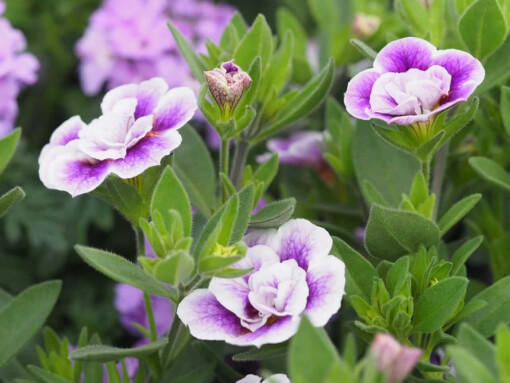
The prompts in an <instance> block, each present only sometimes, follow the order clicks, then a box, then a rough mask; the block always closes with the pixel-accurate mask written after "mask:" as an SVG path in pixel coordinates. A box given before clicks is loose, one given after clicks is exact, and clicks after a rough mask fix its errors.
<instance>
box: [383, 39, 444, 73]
mask: <svg viewBox="0 0 510 383" xmlns="http://www.w3.org/2000/svg"><path fill="white" fill-rule="evenodd" d="M435 53H436V48H435V47H434V46H433V45H432V44H430V43H429V42H428V41H426V40H423V39H419V38H416V37H406V38H403V39H400V40H395V41H392V42H391V43H389V44H388V45H386V46H385V47H384V48H383V49H381V51H380V52H379V54H378V55H377V57H376V58H375V61H374V69H376V70H377V71H379V72H380V73H384V72H397V73H400V72H406V71H407V70H409V69H411V68H416V69H421V70H426V69H427V68H428V67H430V66H431V65H433V64H432V63H433V56H434V54H435Z"/></svg>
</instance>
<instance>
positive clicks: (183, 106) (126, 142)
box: [39, 78, 197, 197]
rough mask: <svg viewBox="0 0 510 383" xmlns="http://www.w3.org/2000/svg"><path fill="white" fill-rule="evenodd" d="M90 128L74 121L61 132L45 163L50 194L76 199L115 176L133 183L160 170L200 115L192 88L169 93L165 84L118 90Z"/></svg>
mask: <svg viewBox="0 0 510 383" xmlns="http://www.w3.org/2000/svg"><path fill="white" fill-rule="evenodd" d="M101 109H102V112H103V115H102V116H101V117H99V118H97V119H95V120H93V121H92V122H91V123H90V124H88V125H87V124H85V123H84V122H83V121H82V120H81V118H80V117H78V116H74V117H72V118H70V119H69V120H67V121H66V122H64V123H63V124H62V125H61V126H60V127H58V128H57V129H56V130H55V132H53V135H52V136H51V138H50V142H49V144H47V145H46V146H45V147H44V148H43V150H42V152H41V155H40V157H39V177H40V178H41V181H42V182H43V184H44V185H45V186H46V187H47V188H49V189H56V190H63V191H66V192H68V193H69V194H71V195H72V196H73V197H74V196H77V195H79V194H84V193H87V192H90V191H92V190H94V189H96V188H97V187H98V186H99V185H100V184H101V183H102V182H103V181H104V180H105V179H106V177H107V176H108V175H109V174H116V175H117V176H119V177H121V178H124V179H129V178H133V177H136V176H138V175H139V174H141V173H143V172H144V171H145V170H146V169H147V168H149V167H152V166H157V165H159V164H160V163H161V160H162V158H163V157H165V156H167V155H168V154H170V153H171V152H172V151H173V150H174V149H176V148H177V147H178V146H179V145H180V144H181V141H182V137H181V135H180V134H179V132H178V129H179V128H181V127H182V126H184V124H186V123H187V122H188V121H189V120H190V119H191V118H192V117H193V114H194V113H195V110H196V109H197V102H196V97H195V95H194V93H193V91H192V90H191V89H189V88H184V87H182V88H174V89H170V90H168V85H167V84H166V82H165V81H164V80H163V79H161V78H154V79H152V80H149V81H144V82H142V83H140V84H139V85H137V84H130V85H124V86H121V87H118V88H116V89H114V90H111V91H110V92H108V93H107V94H106V95H105V97H104V99H103V102H102V104H101Z"/></svg>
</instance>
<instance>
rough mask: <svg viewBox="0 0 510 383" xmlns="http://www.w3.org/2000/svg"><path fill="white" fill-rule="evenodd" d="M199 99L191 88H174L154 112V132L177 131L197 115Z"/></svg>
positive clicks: (160, 101) (161, 100) (162, 99)
mask: <svg viewBox="0 0 510 383" xmlns="http://www.w3.org/2000/svg"><path fill="white" fill-rule="evenodd" d="M196 110H197V99H196V97H195V94H194V93H193V91H192V90H191V89H190V88H184V87H182V88H174V89H171V90H170V91H169V92H168V93H167V94H166V95H165V96H163V97H162V98H161V99H160V100H159V103H158V106H157V107H156V108H155V110H154V131H166V130H176V129H179V128H181V127H183V126H184V125H185V124H186V123H187V122H188V121H189V120H191V118H192V117H193V115H194V114H195V111H196Z"/></svg>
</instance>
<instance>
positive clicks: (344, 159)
mask: <svg viewBox="0 0 510 383" xmlns="http://www.w3.org/2000/svg"><path fill="white" fill-rule="evenodd" d="M326 127H327V131H328V132H329V136H328V135H326V145H327V148H328V150H329V151H330V152H331V153H327V152H324V156H325V157H326V158H327V156H328V155H329V156H331V155H332V156H334V157H335V160H333V162H335V164H334V165H332V166H333V168H334V169H335V171H336V172H337V173H338V174H339V175H340V176H342V177H346V178H351V177H353V176H354V164H353V162H352V161H353V159H352V139H353V136H354V126H353V125H352V123H351V120H350V118H349V115H348V114H347V112H345V110H344V109H343V108H342V107H341V106H340V104H339V103H338V101H336V100H335V99H334V98H333V97H329V98H328V101H327V104H326Z"/></svg>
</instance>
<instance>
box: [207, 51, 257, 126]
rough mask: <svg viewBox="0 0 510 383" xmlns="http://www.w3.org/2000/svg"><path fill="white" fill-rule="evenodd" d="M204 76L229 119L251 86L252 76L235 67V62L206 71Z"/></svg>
mask: <svg viewBox="0 0 510 383" xmlns="http://www.w3.org/2000/svg"><path fill="white" fill-rule="evenodd" d="M204 75H205V80H206V81H207V85H208V86H209V90H210V91H211V93H212V95H213V97H214V100H215V101H216V103H217V104H218V106H219V107H220V109H221V112H222V114H223V117H224V118H225V119H229V118H230V117H231V116H232V113H233V112H234V110H235V108H236V106H237V104H238V103H239V100H240V99H241V97H242V96H243V94H244V92H246V90H247V89H248V88H249V87H250V85H251V77H250V75H249V74H248V73H246V72H245V71H243V70H242V69H241V68H240V67H239V66H237V65H235V64H234V60H231V61H228V62H225V63H223V64H221V67H220V68H215V69H213V70H210V71H206V72H204Z"/></svg>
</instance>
